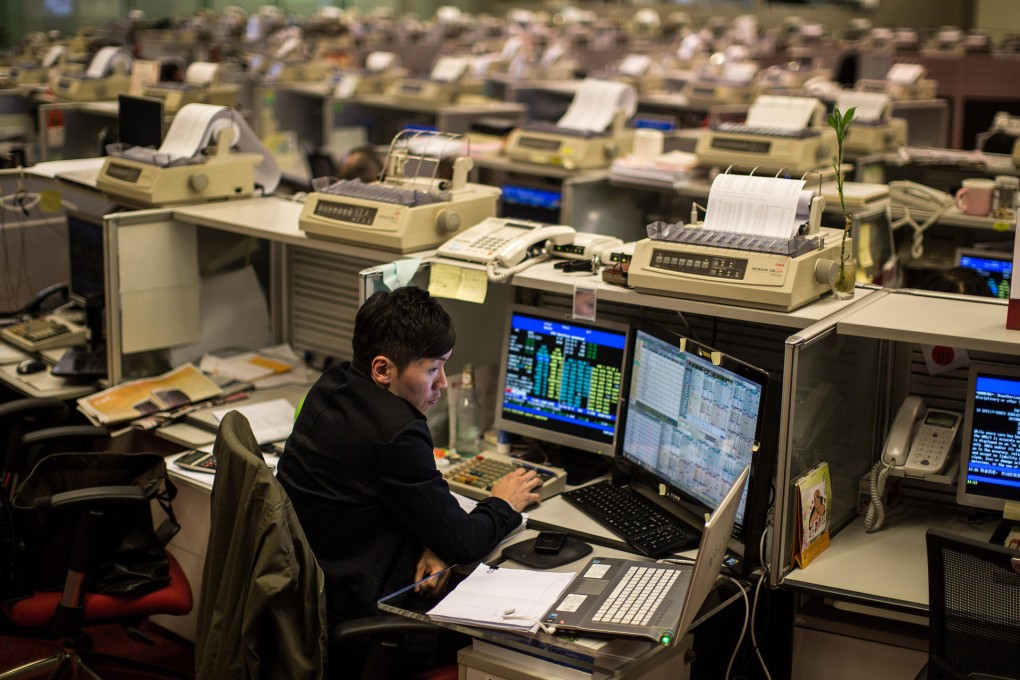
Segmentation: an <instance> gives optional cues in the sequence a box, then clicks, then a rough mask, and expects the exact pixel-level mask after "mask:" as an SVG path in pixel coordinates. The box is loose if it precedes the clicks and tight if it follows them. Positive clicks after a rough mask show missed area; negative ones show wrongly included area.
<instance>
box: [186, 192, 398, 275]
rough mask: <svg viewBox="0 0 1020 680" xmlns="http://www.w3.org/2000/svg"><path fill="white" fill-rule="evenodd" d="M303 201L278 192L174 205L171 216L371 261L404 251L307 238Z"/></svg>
mask: <svg viewBox="0 0 1020 680" xmlns="http://www.w3.org/2000/svg"><path fill="white" fill-rule="evenodd" d="M303 207H304V204H303V203H300V202H298V201H292V200H289V199H286V198H281V197H278V196H267V197H265V198H242V199H237V200H233V201H216V202H213V203H200V204H196V205H189V206H183V207H180V208H176V209H174V219H177V220H180V221H181V222H187V223H189V224H196V225H198V226H202V227H214V228H216V229H221V230H223V231H230V232H233V233H235V234H244V235H245V236H254V237H256V238H264V239H268V240H270V241H276V242H280V243H287V244H289V245H295V246H302V247H304V248H312V249H314V250H321V251H325V252H331V253H340V254H343V255H349V256H352V257H357V258H362V259H365V260H370V261H373V262H380V263H382V262H392V261H393V260H398V259H401V258H404V257H407V255H401V254H400V253H394V252H388V251H384V250H378V249H375V248H367V247H364V246H357V245H351V244H348V243H341V242H340V241H333V240H331V239H325V238H314V237H313V238H309V237H308V235H307V234H305V232H303V231H302V230H301V229H300V228H299V227H298V221H299V218H300V217H301V209H302V208H303Z"/></svg>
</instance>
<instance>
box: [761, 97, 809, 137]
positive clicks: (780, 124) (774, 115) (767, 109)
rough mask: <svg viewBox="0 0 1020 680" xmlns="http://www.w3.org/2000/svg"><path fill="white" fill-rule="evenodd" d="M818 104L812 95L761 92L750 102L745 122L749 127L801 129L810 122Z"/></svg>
mask: <svg viewBox="0 0 1020 680" xmlns="http://www.w3.org/2000/svg"><path fill="white" fill-rule="evenodd" d="M818 105H819V102H818V100H817V99H814V98H812V97H784V96H781V95H767V94H763V95H762V96H760V97H758V98H757V99H755V100H754V103H753V104H751V108H750V109H748V111H747V119H746V121H745V123H746V124H747V125H748V126H749V127H763V128H778V129H780V130H803V129H805V128H806V127H808V125H809V124H810V123H811V117H812V116H813V115H814V114H815V111H816V110H817V109H818Z"/></svg>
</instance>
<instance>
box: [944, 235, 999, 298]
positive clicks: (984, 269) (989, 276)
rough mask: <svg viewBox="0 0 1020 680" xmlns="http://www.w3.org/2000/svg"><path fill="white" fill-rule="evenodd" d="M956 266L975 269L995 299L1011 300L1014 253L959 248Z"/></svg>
mask: <svg viewBox="0 0 1020 680" xmlns="http://www.w3.org/2000/svg"><path fill="white" fill-rule="evenodd" d="M956 265H957V266H958V267H966V268H967V269H973V270H974V271H976V272H977V273H978V274H980V275H981V277H982V278H983V279H984V280H985V283H986V284H987V285H988V290H989V291H990V292H991V294H992V295H993V296H994V297H997V298H999V299H1002V300H1008V299H1009V291H1010V284H1011V280H1012V276H1013V251H1012V250H1010V251H1008V252H1007V251H997V250H979V249H976V248H958V249H957V250H956Z"/></svg>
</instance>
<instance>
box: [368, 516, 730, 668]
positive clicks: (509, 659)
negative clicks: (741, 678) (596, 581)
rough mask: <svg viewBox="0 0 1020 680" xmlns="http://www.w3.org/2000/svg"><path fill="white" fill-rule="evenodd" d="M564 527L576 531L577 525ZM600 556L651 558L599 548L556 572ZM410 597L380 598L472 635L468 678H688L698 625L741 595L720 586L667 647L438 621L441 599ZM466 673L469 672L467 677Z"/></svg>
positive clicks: (466, 653)
mask: <svg viewBox="0 0 1020 680" xmlns="http://www.w3.org/2000/svg"><path fill="white" fill-rule="evenodd" d="M557 500H559V501H560V503H562V504H564V505H565V501H562V500H561V499H558V498H553V499H549V500H547V501H545V502H544V503H543V504H542V506H540V507H539V508H537V509H536V510H535V511H534V512H540V511H542V510H543V509H544V508H545V506H546V505H548V504H549V503H550V502H552V501H557ZM574 513H575V514H576V515H577V516H578V517H580V518H583V519H587V518H586V517H584V516H583V515H581V513H580V512H579V511H576V510H575V511H574ZM532 514H533V513H529V518H528V526H529V529H528V530H527V531H526V532H525V533H524V534H523V535H521V536H520V540H527V539H528V538H530V537H532V536H533V535H534V531H532V530H531V528H530V527H531V526H532V525H533V521H532V516H531V515H532ZM564 517H566V515H564ZM588 521H590V520H588ZM559 528H560V529H561V530H564V531H569V532H571V533H574V528H573V525H572V524H568V525H566V526H560V527H559ZM516 542H517V540H512V541H507V543H516ZM599 555H604V556H612V557H622V558H625V559H645V558H641V557H639V556H635V555H633V554H632V553H628V552H625V551H620V550H614V549H606V548H604V547H599V546H595V547H594V550H593V552H592V553H591V554H590V555H586V556H585V557H583V558H581V559H579V560H576V561H575V562H571V563H569V564H565V565H562V566H560V567H556V568H555V571H559V572H576V571H578V570H579V569H580V568H581V567H583V566H584V565H585V564H586V563H587V562H588V560H589V559H590V558H591V557H593V556H599ZM492 557H493V556H491V555H490V556H489V558H486V559H484V560H483V562H484V563H486V564H492V563H493V562H492V560H491V558H492ZM520 566H522V565H519V564H516V563H514V562H504V563H502V564H500V568H517V567H520ZM407 595H408V594H407V593H403V592H401V593H395V594H393V595H391V596H387V597H384V598H383V599H382V600H380V601H379V606H380V608H381V609H382V610H384V611H389V612H391V613H395V614H399V615H401V616H406V617H408V618H413V619H417V620H422V621H429V622H431V623H434V624H435V625H438V626H441V627H444V628H450V629H452V630H456V631H458V632H461V633H464V634H467V635H469V636H471V637H472V639H473V646H472V648H471V649H470V650H462V651H461V655H460V661H461V670H462V673H463V672H464V671H465V670H467V673H468V675H467V677H469V678H470V677H475V676H472V675H471V671H470V670H469V669H476V670H483V671H486V672H487V673H494V675H480V676H477V677H491V678H513V679H514V680H517V679H518V678H536V679H537V678H579V677H585V678H587V677H597V678H620V677H624V676H626V677H628V678H646V679H652V678H679V679H684V678H688V677H690V673H691V665H692V662H693V661H694V658H695V657H694V655H691V654H689V653H688V652H689V650H690V649H691V648H692V646H693V644H694V640H695V639H696V638H697V637H698V630H697V629H698V627H699V626H700V625H703V624H705V623H706V622H708V621H709V620H710V619H713V618H714V617H716V616H717V615H718V614H720V613H721V612H722V610H723V609H725V608H726V606H727V605H728V604H730V603H731V602H733V601H734V600H736V599H737V598H738V597H739V595H737V594H736V592H735V589H729V590H726V589H720V588H716V589H715V590H714V591H713V592H712V593H711V594H710V595H709V598H708V599H707V601H706V602H705V604H704V605H703V606H702V608H701V611H700V613H699V616H698V618H697V619H696V620H695V622H694V624H693V625H692V629H691V630H690V631H685V634H684V635H683V636H682V637H681V638H679V639H678V640H677V642H676V643H675V644H674V645H672V646H670V647H664V646H662V645H660V644H656V643H653V642H650V641H648V640H643V639H630V638H615V639H610V640H608V642H606V641H605V640H603V641H598V642H597V641H595V640H591V639H586V638H576V637H573V636H557V635H549V634H547V633H543V632H537V633H526V632H516V631H506V630H497V629H491V628H481V627H475V626H470V625H465V624H456V623H450V622H443V621H432V619H431V618H429V617H428V615H427V613H426V612H427V611H428V609H430V608H431V607H432V606H434V605H435V602H434V601H421V600H417V601H415V600H414V599H413V598H411V599H409V598H408V597H407ZM736 639H737V635H736V634H734V635H733V636H732V638H728V639H727V640H726V643H725V644H729V645H732V644H734V643H735V642H736ZM593 643H595V644H593ZM603 643H604V644H603ZM706 644H707V642H706ZM725 644H724V645H723V646H725ZM730 649H732V646H731V647H730ZM704 656H705V657H706V658H705V659H703V660H704V661H706V662H707V661H709V659H708V658H707V656H708V655H704ZM462 677H464V676H463V675H462ZM704 677H716V674H714V673H712V672H706V673H705V674H704Z"/></svg>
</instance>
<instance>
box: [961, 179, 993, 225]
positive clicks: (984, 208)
mask: <svg viewBox="0 0 1020 680" xmlns="http://www.w3.org/2000/svg"><path fill="white" fill-rule="evenodd" d="M994 193H995V181H994V180H990V179H984V178H982V177H972V178H970V179H965V180H963V186H962V187H960V190H959V191H957V192H956V206H957V207H958V208H959V209H960V210H961V211H962V212H963V213H964V214H965V215H977V216H980V217H986V216H987V215H988V214H989V213H991V212H992V195H993V194H994Z"/></svg>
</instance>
